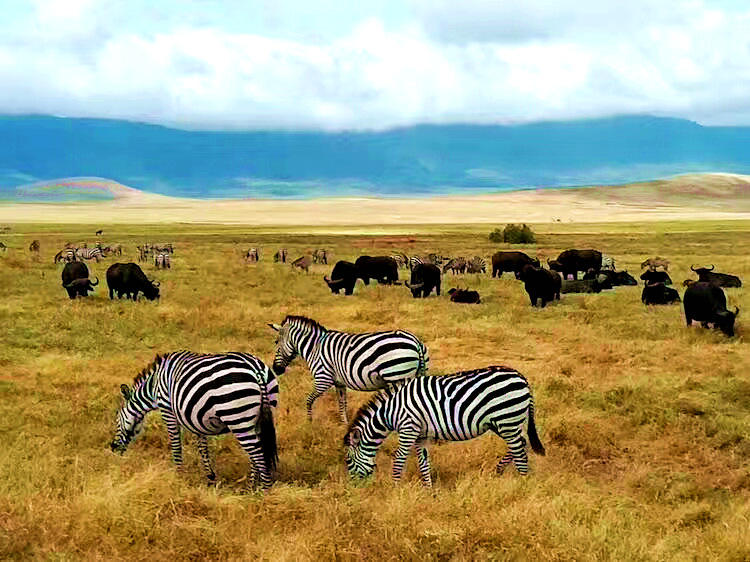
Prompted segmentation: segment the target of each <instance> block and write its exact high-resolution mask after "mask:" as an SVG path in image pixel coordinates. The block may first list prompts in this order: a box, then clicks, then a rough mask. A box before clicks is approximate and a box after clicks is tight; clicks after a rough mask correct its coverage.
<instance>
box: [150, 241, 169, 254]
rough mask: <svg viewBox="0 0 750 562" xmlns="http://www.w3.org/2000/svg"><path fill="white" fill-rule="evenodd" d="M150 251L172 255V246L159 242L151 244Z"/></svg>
mask: <svg viewBox="0 0 750 562" xmlns="http://www.w3.org/2000/svg"><path fill="white" fill-rule="evenodd" d="M151 249H152V250H154V251H156V252H169V253H170V254H174V246H173V245H172V243H171V242H161V243H159V244H152V245H151Z"/></svg>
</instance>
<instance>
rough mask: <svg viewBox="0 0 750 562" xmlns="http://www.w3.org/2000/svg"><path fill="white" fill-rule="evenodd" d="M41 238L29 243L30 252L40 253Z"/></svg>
mask: <svg viewBox="0 0 750 562" xmlns="http://www.w3.org/2000/svg"><path fill="white" fill-rule="evenodd" d="M39 246H40V244H39V240H32V241H31V244H29V252H34V253H36V254H38V253H39Z"/></svg>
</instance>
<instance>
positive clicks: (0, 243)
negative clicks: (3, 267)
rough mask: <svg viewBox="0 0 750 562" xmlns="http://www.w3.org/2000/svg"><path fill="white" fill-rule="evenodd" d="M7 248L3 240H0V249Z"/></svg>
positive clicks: (4, 249)
mask: <svg viewBox="0 0 750 562" xmlns="http://www.w3.org/2000/svg"><path fill="white" fill-rule="evenodd" d="M7 249H8V246H6V245H5V244H4V243H3V242H0V250H2V251H3V252H5V251H6V250H7Z"/></svg>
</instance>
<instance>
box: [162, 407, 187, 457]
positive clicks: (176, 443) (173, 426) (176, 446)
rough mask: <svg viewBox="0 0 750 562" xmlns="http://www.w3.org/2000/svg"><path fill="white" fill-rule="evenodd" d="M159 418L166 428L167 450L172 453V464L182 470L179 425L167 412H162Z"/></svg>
mask: <svg viewBox="0 0 750 562" xmlns="http://www.w3.org/2000/svg"><path fill="white" fill-rule="evenodd" d="M161 417H162V419H163V420H164V424H165V425H166V426H167V434H168V435H169V448H170V449H171V451H172V462H174V464H175V465H176V466H177V469H178V470H182V435H181V431H180V424H179V423H177V419H175V417H174V416H173V415H172V414H171V413H169V412H162V414H161Z"/></svg>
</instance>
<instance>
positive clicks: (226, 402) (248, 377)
mask: <svg viewBox="0 0 750 562" xmlns="http://www.w3.org/2000/svg"><path fill="white" fill-rule="evenodd" d="M120 390H121V392H122V397H123V398H124V400H125V402H124V403H123V404H122V406H121V407H120V410H119V411H118V413H117V433H116V434H115V438H114V440H113V441H112V443H111V444H110V447H111V448H112V450H113V451H116V452H118V453H120V454H122V453H124V452H125V450H126V449H127V447H128V444H130V442H131V441H132V440H133V439H134V438H135V437H136V436H137V435H138V434H139V433H140V431H141V429H142V428H143V419H144V417H145V416H146V414H147V413H148V412H150V411H152V410H155V409H156V408H159V410H160V411H161V416H162V419H163V420H164V423H165V424H166V426H167V433H168V434H169V443H170V447H171V449H172V460H173V461H174V463H175V464H176V465H177V466H178V467H181V466H182V441H181V430H182V428H185V429H187V430H188V431H191V432H192V433H194V434H196V435H197V437H198V452H199V453H200V457H201V463H202V464H203V468H204V470H205V472H206V477H207V478H208V481H209V483H212V482H213V481H214V480H215V478H216V475H215V474H214V471H213V468H212V467H211V459H210V457H209V452H208V442H207V440H206V436H208V435H220V434H222V433H228V432H230V431H231V432H232V433H233V434H234V436H235V437H236V438H237V440H238V441H239V443H240V446H241V447H242V448H243V449H244V450H245V452H246V453H247V454H248V456H249V457H250V461H251V465H252V466H251V471H250V478H249V482H251V483H252V485H254V484H255V482H256V479H257V477H258V476H260V481H261V484H262V485H263V488H264V489H268V488H270V487H271V481H272V478H271V474H272V472H273V470H274V469H275V468H276V461H277V453H276V430H275V427H274V424H273V411H272V408H275V407H276V405H277V402H278V393H279V386H278V383H277V381H276V376H275V375H274V374H273V372H271V369H269V368H268V366H267V365H266V364H265V363H263V362H262V361H261V360H260V359H258V358H257V357H254V356H253V355H250V354H249V353H237V352H231V353H223V354H217V355H206V354H200V353H191V352H190V351H176V352H172V353H168V354H166V355H163V356H159V355H157V356H156V359H154V361H153V362H152V363H151V364H150V365H149V366H148V367H146V369H144V370H143V371H142V372H141V373H140V374H139V375H138V376H137V377H136V378H135V380H134V381H133V387H132V388H130V387H128V386H127V385H125V384H123V385H121V386H120Z"/></svg>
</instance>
